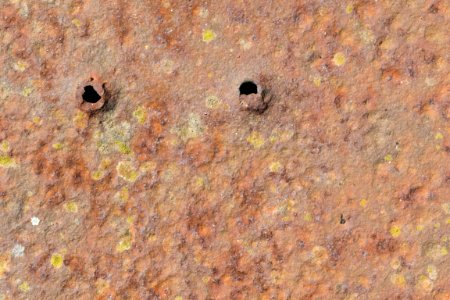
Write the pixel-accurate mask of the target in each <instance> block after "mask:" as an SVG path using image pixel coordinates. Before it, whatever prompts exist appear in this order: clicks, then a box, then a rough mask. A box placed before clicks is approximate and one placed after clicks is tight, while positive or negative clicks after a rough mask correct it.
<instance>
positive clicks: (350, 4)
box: [345, 3, 354, 14]
mask: <svg viewBox="0 0 450 300" xmlns="http://www.w3.org/2000/svg"><path fill="white" fill-rule="evenodd" d="M353 9H354V6H353V4H352V3H349V4H347V6H346V7H345V12H346V13H348V14H351V13H352V12H353Z"/></svg>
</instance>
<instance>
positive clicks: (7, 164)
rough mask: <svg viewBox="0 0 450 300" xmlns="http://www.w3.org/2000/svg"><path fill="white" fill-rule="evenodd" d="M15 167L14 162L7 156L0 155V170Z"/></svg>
mask: <svg viewBox="0 0 450 300" xmlns="http://www.w3.org/2000/svg"><path fill="white" fill-rule="evenodd" d="M15 166H16V162H15V160H14V159H13V158H11V157H10V156H8V155H0V168H12V167H15Z"/></svg>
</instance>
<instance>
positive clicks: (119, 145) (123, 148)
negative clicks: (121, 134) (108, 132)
mask: <svg viewBox="0 0 450 300" xmlns="http://www.w3.org/2000/svg"><path fill="white" fill-rule="evenodd" d="M114 144H115V145H116V149H117V151H119V152H120V153H122V154H130V153H131V149H130V147H129V146H128V145H127V144H125V143H124V142H122V141H117V140H116V141H114Z"/></svg>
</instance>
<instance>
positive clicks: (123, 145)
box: [94, 119, 132, 155]
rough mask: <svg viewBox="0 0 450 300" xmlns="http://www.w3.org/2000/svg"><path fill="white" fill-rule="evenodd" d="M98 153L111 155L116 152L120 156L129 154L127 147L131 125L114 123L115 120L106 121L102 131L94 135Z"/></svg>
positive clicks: (129, 150)
mask: <svg viewBox="0 0 450 300" xmlns="http://www.w3.org/2000/svg"><path fill="white" fill-rule="evenodd" d="M94 139H95V140H96V143H97V149H98V151H99V152H100V153H101V154H103V155H107V154H111V153H112V152H113V151H118V152H120V153H122V154H131V153H132V151H131V149H130V147H129V142H130V139H131V125H130V123H128V122H122V123H119V124H116V123H115V120H113V119H108V120H107V121H105V123H104V129H103V130H98V131H96V132H95V133H94Z"/></svg>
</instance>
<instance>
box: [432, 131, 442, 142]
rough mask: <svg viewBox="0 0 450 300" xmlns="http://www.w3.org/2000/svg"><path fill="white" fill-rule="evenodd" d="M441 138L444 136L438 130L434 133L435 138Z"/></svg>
mask: <svg viewBox="0 0 450 300" xmlns="http://www.w3.org/2000/svg"><path fill="white" fill-rule="evenodd" d="M443 138H444V135H443V134H442V133H440V132H438V133H436V134H435V135H434V139H435V140H442V139H443Z"/></svg>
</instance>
